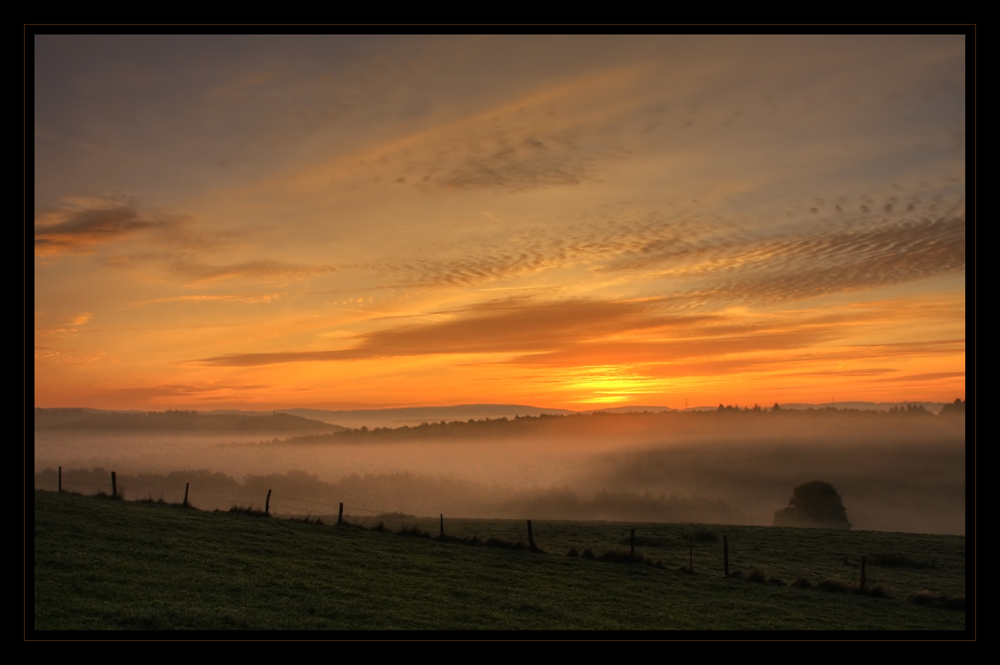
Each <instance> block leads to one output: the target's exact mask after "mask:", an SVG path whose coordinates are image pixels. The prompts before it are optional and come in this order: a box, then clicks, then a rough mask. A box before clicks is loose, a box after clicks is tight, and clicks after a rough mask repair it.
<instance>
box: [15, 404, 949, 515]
mask: <svg viewBox="0 0 1000 665" xmlns="http://www.w3.org/2000/svg"><path fill="white" fill-rule="evenodd" d="M282 437H285V438H282ZM57 466H62V467H63V470H64V473H63V485H64V488H65V489H69V490H73V491H82V492H84V493H95V492H96V491H97V490H98V489H104V491H108V489H109V487H108V485H109V479H108V477H109V472H110V471H111V470H115V471H116V472H117V474H118V477H119V478H120V479H121V480H120V484H121V485H123V486H124V487H125V489H126V496H127V497H128V498H132V497H133V496H135V497H137V498H138V497H140V496H141V497H145V496H151V497H152V498H159V497H160V496H163V497H164V498H165V499H166V500H171V501H179V500H180V498H181V497H180V495H182V494H183V490H184V484H185V483H187V482H190V483H191V502H192V503H193V504H194V505H195V506H197V507H200V508H208V509H211V508H228V507H230V506H231V505H233V504H234V503H236V504H242V505H245V504H247V503H254V504H255V505H261V504H263V501H264V496H265V495H266V493H267V490H268V489H271V490H273V494H272V499H271V506H272V511H273V512H278V513H295V514H305V513H312V514H314V515H315V514H330V513H334V514H335V513H336V506H337V505H338V504H339V503H340V502H344V504H345V511H346V512H347V513H348V514H361V515H370V514H378V513H379V512H399V513H406V514H412V515H417V516H437V515H438V514H439V513H444V514H446V515H448V516H452V517H497V518H531V519H578V520H586V519H611V520H623V521H653V522H656V521H659V522H708V523H730V524H756V525H770V524H771V522H772V518H773V515H774V512H775V511H777V510H779V509H781V508H783V507H785V506H786V505H787V504H788V500H789V498H790V497H791V495H792V489H793V488H794V487H797V486H798V485H801V484H803V483H806V482H808V481H812V480H824V481H826V482H829V483H831V484H832V485H833V486H834V487H835V488H836V489H837V490H838V491H839V492H840V495H841V497H842V498H843V502H844V505H845V506H846V508H847V515H848V519H849V520H850V521H851V522H852V524H853V528H854V529H871V530H883V531H911V532H922V533H948V534H964V533H965V495H966V490H965V488H966V485H965V478H966V464H965V419H964V417H943V416H935V415H931V414H901V415H889V414H879V413H872V412H867V413H861V412H850V411H820V412H790V413H768V412H763V413H760V412H737V413H683V414H680V413H664V414H619V415H610V414H597V415H592V416H566V417H547V418H546V417H542V418H520V419H517V420H497V421H490V422H465V423H458V422H456V423H451V424H447V425H444V424H440V423H438V424H436V425H427V426H424V427H416V428H408V429H405V430H403V429H393V430H389V429H383V430H377V431H370V432H362V431H354V432H345V433H341V434H332V435H321V436H310V437H299V438H295V437H292V438H288V437H287V435H286V434H282V435H278V436H274V437H269V438H264V437H263V436H262V435H260V434H254V435H247V434H241V435H236V434H232V435H224V436H218V435H216V436H205V435H184V434H164V433H155V434H146V433H141V432H132V433H124V432H114V433H110V432H109V433H99V432H93V431H89V432H73V431H58V432H49V431H39V432H36V435H35V469H36V472H37V473H36V486H37V487H39V488H41V489H55V469H56V467H57ZM95 468H100V469H101V470H100V471H97V472H93V470H94V469H95ZM47 469H48V471H46V470H47ZM77 469H79V470H89V471H91V473H87V474H82V473H80V474H78V473H76V472H73V473H71V472H70V470H77ZM199 471H201V472H200V473H199ZM74 483H76V485H74ZM101 483H103V485H104V486H102V487H97V485H101Z"/></svg>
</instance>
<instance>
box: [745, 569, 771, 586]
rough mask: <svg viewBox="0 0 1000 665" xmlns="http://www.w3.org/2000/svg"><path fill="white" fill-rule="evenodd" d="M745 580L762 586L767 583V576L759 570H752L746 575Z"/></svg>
mask: <svg viewBox="0 0 1000 665" xmlns="http://www.w3.org/2000/svg"><path fill="white" fill-rule="evenodd" d="M747 580H749V581H750V582H756V583H757V584H764V583H765V582H767V576H766V575H764V573H763V572H762V571H761V570H760V569H759V568H754V569H753V570H751V571H750V572H749V573H748V574H747Z"/></svg>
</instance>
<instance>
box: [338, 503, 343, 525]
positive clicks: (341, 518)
mask: <svg viewBox="0 0 1000 665" xmlns="http://www.w3.org/2000/svg"><path fill="white" fill-rule="evenodd" d="M343 521H344V503H343V501H341V503H340V512H338V513H337V524H340V523H341V522H343Z"/></svg>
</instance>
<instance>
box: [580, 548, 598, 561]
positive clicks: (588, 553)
mask: <svg viewBox="0 0 1000 665" xmlns="http://www.w3.org/2000/svg"><path fill="white" fill-rule="evenodd" d="M580 558H581V559H591V560H593V559H594V558H596V557H594V551H593V550H592V549H590V548H589V547H588V548H587V549H585V550H583V553H582V554H580Z"/></svg>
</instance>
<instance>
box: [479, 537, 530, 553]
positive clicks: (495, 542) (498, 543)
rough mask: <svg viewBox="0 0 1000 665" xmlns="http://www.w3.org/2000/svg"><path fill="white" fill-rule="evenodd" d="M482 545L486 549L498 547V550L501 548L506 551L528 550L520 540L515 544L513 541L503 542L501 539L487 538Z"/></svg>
mask: <svg viewBox="0 0 1000 665" xmlns="http://www.w3.org/2000/svg"><path fill="white" fill-rule="evenodd" d="M483 545H485V546H486V547H500V548H503V549H506V550H526V549H529V548H528V546H527V545H525V544H524V543H523V542H521V541H520V540H518V541H516V542H515V541H513V540H504V539H503V538H487V539H486V542H485V543H483Z"/></svg>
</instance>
